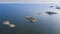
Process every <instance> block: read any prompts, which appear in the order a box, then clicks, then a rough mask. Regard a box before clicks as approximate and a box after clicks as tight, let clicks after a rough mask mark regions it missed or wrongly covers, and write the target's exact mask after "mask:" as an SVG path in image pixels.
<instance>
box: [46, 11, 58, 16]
mask: <svg viewBox="0 0 60 34" xmlns="http://www.w3.org/2000/svg"><path fill="white" fill-rule="evenodd" d="M46 13H47V14H49V15H53V14H57V13H56V12H46Z"/></svg>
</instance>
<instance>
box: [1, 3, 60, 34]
mask: <svg viewBox="0 0 60 34" xmlns="http://www.w3.org/2000/svg"><path fill="white" fill-rule="evenodd" d="M50 5H53V4H48V3H47V4H42V3H40V4H39V3H38V4H37V3H36V4H35V3H0V34H40V33H43V34H45V32H46V33H48V32H57V31H59V32H60V14H56V15H48V14H46V13H45V12H46V11H50V10H53V9H54V8H53V9H52V8H50ZM38 12H44V13H45V14H43V15H37V13H38ZM26 16H33V17H35V18H37V20H36V22H34V23H32V22H26V20H25V19H24V18H25V17H26ZM4 20H9V21H10V23H13V24H15V25H16V27H15V28H9V27H7V26H5V25H3V24H2V22H3V21H4Z"/></svg>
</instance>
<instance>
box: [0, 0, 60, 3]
mask: <svg viewBox="0 0 60 34" xmlns="http://www.w3.org/2000/svg"><path fill="white" fill-rule="evenodd" d="M0 2H53V3H60V0H0Z"/></svg>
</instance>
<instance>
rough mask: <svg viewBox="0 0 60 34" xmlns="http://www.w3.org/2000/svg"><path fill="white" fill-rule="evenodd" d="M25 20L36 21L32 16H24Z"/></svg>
mask: <svg viewBox="0 0 60 34" xmlns="http://www.w3.org/2000/svg"><path fill="white" fill-rule="evenodd" d="M25 19H26V21H28V22H35V21H36V18H34V17H32V16H26V18H25Z"/></svg>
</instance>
